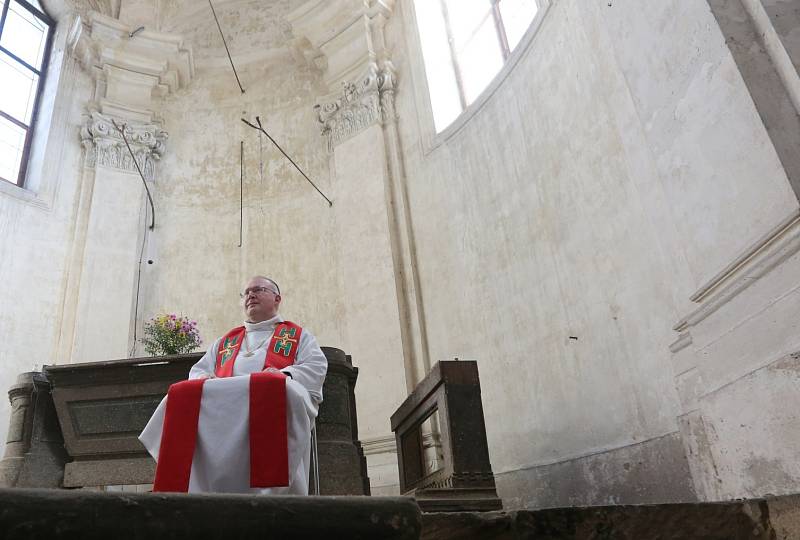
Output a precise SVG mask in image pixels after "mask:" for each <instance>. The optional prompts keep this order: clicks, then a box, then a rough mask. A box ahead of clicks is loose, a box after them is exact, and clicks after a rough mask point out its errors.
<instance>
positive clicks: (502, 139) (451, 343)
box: [394, 0, 798, 506]
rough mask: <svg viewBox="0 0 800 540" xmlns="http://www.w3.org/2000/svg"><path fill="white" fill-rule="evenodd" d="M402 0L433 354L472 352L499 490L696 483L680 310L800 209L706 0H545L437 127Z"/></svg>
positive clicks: (620, 496)
mask: <svg viewBox="0 0 800 540" xmlns="http://www.w3.org/2000/svg"><path fill="white" fill-rule="evenodd" d="M402 4H403V7H404V9H402V11H401V12H402V16H403V23H404V27H405V30H404V31H401V30H399V29H398V30H397V33H396V34H395V39H394V50H395V61H396V63H397V65H398V70H399V72H400V73H404V74H405V76H404V77H402V78H401V85H400V91H399V92H398V109H399V111H400V118H401V124H400V125H401V129H402V134H403V146H404V148H405V151H406V154H405V157H406V165H407V170H408V179H409V182H408V184H409V193H410V201H411V208H412V213H413V222H414V231H415V235H416V238H417V243H418V250H419V253H418V260H419V271H420V275H421V280H422V285H421V287H422V295H423V298H424V305H425V312H426V318H427V323H428V334H429V335H430V336H435V337H433V338H432V339H431V341H430V343H431V356H432V359H434V360H439V359H447V358H452V357H454V356H458V357H460V358H470V359H476V360H478V362H479V367H480V372H481V382H482V392H483V404H484V411H485V415H486V423H487V429H488V437H489V446H490V452H491V458H492V463H493V466H494V470H495V472H496V473H498V482H499V486H500V490H501V495H502V496H503V497H504V498H505V500H506V503H507V504H510V505H511V506H525V505H552V504H573V503H584V504H585V503H604V502H618V501H620V500H627V501H629V502H634V501H639V502H641V501H643V500H680V499H687V498H691V497H693V496H694V493H695V491H696V490H695V487H694V485H693V483H692V481H691V478H690V476H689V469H688V467H687V462H686V459H685V457H684V456H683V454H684V449H683V447H682V445H681V443H680V436H679V435H678V425H677V422H676V416H678V415H679V414H680V413H681V412H682V411H681V405H680V402H679V400H678V398H677V395H676V392H675V387H674V384H673V380H672V377H673V371H672V365H671V362H670V358H671V354H670V350H669V347H668V346H669V344H670V343H671V342H672V341H673V340H675V338H676V337H677V334H675V332H674V331H673V329H672V327H673V326H674V325H675V323H676V322H677V321H678V319H679V318H680V317H681V316H683V315H684V314H685V312H686V311H687V310H689V309H690V306H691V305H692V304H691V302H690V301H689V298H690V297H691V296H692V295H693V293H694V292H695V290H697V289H698V288H699V287H700V286H701V285H702V284H703V283H704V282H706V281H708V280H709V279H710V278H711V277H713V276H714V275H715V274H717V273H718V272H719V271H720V270H722V269H723V268H724V267H725V266H727V265H728V264H729V262H730V261H731V260H733V259H735V257H736V256H737V255H738V254H739V253H740V252H741V251H743V250H745V249H746V248H748V247H749V246H750V245H751V244H753V243H754V242H756V241H757V240H758V239H759V237H761V236H762V235H765V234H767V233H768V232H769V231H770V229H772V228H773V227H774V226H776V225H777V224H778V223H779V222H780V221H782V220H784V219H785V218H786V217H787V216H789V215H790V214H791V213H792V212H793V211H794V210H795V209H796V208H797V206H798V202H797V199H796V198H795V196H794V194H793V193H792V191H791V188H790V185H789V183H788V182H787V179H786V175H785V173H784V172H783V169H782V166H781V163H780V161H779V160H778V158H777V155H776V153H775V151H774V149H773V147H772V145H771V143H770V140H769V138H768V136H767V134H766V131H765V129H764V126H763V124H762V123H761V120H760V118H759V117H758V115H757V113H756V111H755V109H754V107H753V104H752V102H751V100H750V97H749V94H748V92H747V89H746V87H745V85H744V84H743V82H742V80H741V78H740V76H739V75H738V70H737V66H736V65H735V63H734V62H733V60H732V58H731V56H730V53H729V51H728V50H727V48H726V47H725V43H724V39H723V36H722V34H721V33H720V31H719V28H718V26H717V25H716V23H715V21H714V19H713V17H712V15H711V13H710V12H709V10H708V6H707V5H705V3H703V2H679V1H671V2H662V1H653V2H626V1H622V2H614V3H613V6H607V5H606V3H602V4H598V3H584V2H578V1H577V0H557V1H554V2H553V3H552V6H551V8H550V11H549V13H548V14H547V16H546V17H545V18H544V20H543V22H542V25H541V27H540V29H539V32H538V35H536V36H535V37H534V38H533V39H532V40H531V41H530V42H529V44H528V45H527V49H525V50H524V51H518V52H517V53H515V54H517V55H519V59H518V63H517V64H516V66H515V67H513V68H512V69H510V72H509V73H508V74H507V77H506V78H505V79H504V80H503V81H502V82H499V83H497V85H496V88H494V89H492V90H490V93H491V92H493V93H491V95H490V96H489V97H488V98H487V99H486V100H485V102H484V103H482V104H479V106H478V107H475V108H476V109H478V110H476V111H471V112H472V115H471V116H469V114H470V113H467V115H466V116H468V119H466V120H463V119H462V120H461V121H457V124H458V125H456V126H455V127H453V128H450V129H448V130H446V131H445V132H444V133H443V134H440V135H438V136H433V134H432V120H431V118H430V112H429V110H428V109H429V105H428V102H427V96H426V93H425V80H424V72H423V70H422V69H421V67H420V66H419V64H418V62H419V50H418V45H417V42H418V41H417V36H416V33H415V31H414V23H413V20H412V18H413V11H412V9H411V2H404V3H402ZM396 22H397V21H396ZM501 77H502V76H501ZM794 281H795V283H796V279H795V280H794ZM795 304H796V302H795ZM743 309H747V307H745V308H743ZM742 316H744V314H743V315H742ZM734 331H735V330H734ZM573 337H574V338H576V339H572V338H573ZM749 337H751V338H752V339H755V340H758V339H759V336H758V335H752V336H749ZM781 339H784V341H785V340H787V339H789V338H788V337H787V332H786V331H784V332H783V334H782V336H781ZM756 349H758V348H756ZM762 352H766V351H764V350H762ZM774 433H775V434H776V435H780V434H779V433H778V432H777V431H776V432H774ZM786 437H787V436H786V435H785V434H784V435H783V441H782V443H781V444H782V445H784V446H785V445H786V444H788V443H789V442H790V440H789V439H787V438H786ZM752 443H754V441H748V442H747V443H746V444H752ZM632 448H644V449H648V448H649V450H647V451H644V453H643V456H644V458H645V459H647V458H648V457H649V458H650V459H651V460H652V461H653V462H652V463H650V464H647V463H646V464H645V465H644V466H642V462H641V461H638V462H637V461H636V460H633V459H630V456H629V452H630V449H632ZM664 455H668V456H672V458H673V459H672V460H671V461H670V460H668V459H666V458H664ZM656 457H658V459H660V460H662V461H661V465H662V466H660V464H659V463H657V462H655V461H656V459H655V458H656ZM590 461H591V465H585V464H586V463H589V462H590ZM665 462H669V465H664V463H665ZM623 465H624V466H623ZM566 467H577V469H574V470H577V473H576V474H579V475H581V476H582V478H581V479H578V480H576V479H575V478H571V477H570V476H569V472H570V471H569V470H568V469H567V468H566ZM532 479H534V480H532ZM559 484H561V485H569V486H570V489H571V491H570V489H563V488H562V487H560V486H559ZM637 485H638V486H639V487H638V489H637V488H636V487H635V486H637ZM794 485H795V486H796V483H795V484H794ZM543 486H545V487H543ZM751 493H752V492H751Z"/></svg>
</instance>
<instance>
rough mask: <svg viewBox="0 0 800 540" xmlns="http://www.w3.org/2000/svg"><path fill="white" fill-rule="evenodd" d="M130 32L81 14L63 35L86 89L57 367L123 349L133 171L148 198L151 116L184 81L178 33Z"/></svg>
mask: <svg viewBox="0 0 800 540" xmlns="http://www.w3.org/2000/svg"><path fill="white" fill-rule="evenodd" d="M134 30H136V29H135V28H133V27H129V26H127V25H125V24H123V23H121V22H120V21H118V20H116V19H114V18H111V17H108V16H106V15H103V14H100V13H97V12H91V13H89V15H88V16H87V17H86V18H85V19H80V18H79V19H78V20H77V21H76V23H75V24H74V26H73V28H72V29H71V32H70V38H69V48H70V52H71V53H72V55H73V56H74V58H75V59H76V60H77V61H78V62H79V63H80V65H81V66H82V68H83V69H85V70H86V71H87V72H88V73H89V74H90V75H91V76H92V78H93V80H94V88H95V89H94V95H93V96H92V98H91V99H90V100H89V101H88V102H87V103H86V114H85V118H84V122H83V125H82V126H81V128H80V133H79V135H80V138H81V142H82V144H83V147H84V149H85V153H84V171H83V179H82V184H81V193H80V199H79V209H78V215H77V225H76V228H75V235H74V237H73V242H72V250H71V254H70V261H69V268H68V277H67V280H66V281H67V282H66V285H65V286H66V293H65V302H64V306H63V316H62V325H61V333H60V336H59V346H58V353H59V358H58V359H57V361H58V362H59V363H66V362H76V361H92V360H98V359H105V358H109V357H112V358H123V357H126V356H127V355H128V353H129V351H130V349H131V345H132V334H133V329H134V328H135V324H136V321H135V318H136V317H135V311H136V300H137V288H138V276H139V265H140V263H141V261H140V260H139V255H140V252H141V247H142V245H143V242H144V241H145V240H146V238H145V235H146V234H147V233H146V231H145V222H147V224H149V223H150V219H151V218H150V216H149V208H148V206H147V204H146V202H145V201H146V199H145V189H144V186H143V183H142V181H141V179H140V178H139V174H138V171H137V166H136V165H137V164H138V166H139V168H141V170H142V173H143V175H144V177H145V179H146V180H147V181H148V182H149V183H150V188H151V191H154V185H157V183H158V175H157V163H158V160H159V159H160V158H161V156H163V155H164V153H165V151H166V148H167V139H168V134H167V132H166V131H165V130H164V129H163V125H162V121H161V119H160V115H159V111H160V108H161V103H162V98H164V97H165V96H167V95H169V94H170V93H173V92H176V91H178V90H179V89H181V88H183V87H185V86H186V85H188V84H189V83H190V81H191V80H192V78H193V76H194V63H193V60H192V51H191V49H190V48H189V47H188V46H186V45H185V44H184V42H183V39H182V38H181V36H177V35H172V34H164V33H160V32H153V31H149V30H143V31H139V32H136V33H134ZM131 34H134V35H131ZM115 123H116V124H117V125H119V126H121V127H122V128H123V130H124V132H125V138H126V139H127V141H128V143H129V144H130V147H131V151H132V153H133V156H131V151H129V150H128V147H127V146H126V144H125V141H124V140H123V137H122V135H121V134H120V132H119V130H118V129H117V128H116V127H115V125H114V124H115ZM134 159H135V162H134ZM155 231H157V225H156V229H155Z"/></svg>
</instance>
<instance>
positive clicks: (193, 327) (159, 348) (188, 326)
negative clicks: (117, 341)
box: [140, 313, 202, 356]
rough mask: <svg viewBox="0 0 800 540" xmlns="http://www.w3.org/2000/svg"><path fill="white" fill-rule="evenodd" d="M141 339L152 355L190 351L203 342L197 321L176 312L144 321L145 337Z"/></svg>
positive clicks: (145, 348) (146, 349) (148, 352)
mask: <svg viewBox="0 0 800 540" xmlns="http://www.w3.org/2000/svg"><path fill="white" fill-rule="evenodd" d="M140 341H141V342H142V344H143V345H144V350H145V351H146V352H147V354H149V355H150V356H161V355H165V354H183V353H188V352H191V351H193V350H194V349H196V348H197V347H198V346H200V344H201V343H202V340H201V339H200V330H198V328H197V321H190V320H189V318H188V317H178V316H177V315H175V314H174V313H172V314H170V315H157V316H155V317H153V318H152V319H150V320H149V321H147V322H146V323H144V337H143V338H142V339H141V340H140Z"/></svg>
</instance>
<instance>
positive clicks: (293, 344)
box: [153, 321, 303, 493]
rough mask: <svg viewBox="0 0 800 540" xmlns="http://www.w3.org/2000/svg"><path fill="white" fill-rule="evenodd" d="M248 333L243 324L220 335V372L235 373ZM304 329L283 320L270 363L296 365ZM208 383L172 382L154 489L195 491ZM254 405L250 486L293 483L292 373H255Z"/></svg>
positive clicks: (271, 346)
mask: <svg viewBox="0 0 800 540" xmlns="http://www.w3.org/2000/svg"><path fill="white" fill-rule="evenodd" d="M245 332H246V331H245V327H244V326H240V327H238V328H234V329H233V330H231V331H230V332H228V333H227V334H226V335H225V336H224V337H223V338H222V339H221V340H220V342H219V347H218V349H217V358H216V364H215V370H214V371H215V373H216V376H217V377H231V376H233V366H234V363H235V362H236V357H237V356H238V354H239V349H241V347H242V343H243V342H244V339H245ZM302 333H303V329H302V328H301V327H300V326H298V325H296V324H294V323H293V322H290V321H283V322H281V323H278V324H277V325H276V326H275V331H274V332H273V334H272V339H271V341H270V344H269V347H268V348H267V355H266V359H265V361H264V368H265V369H266V368H268V367H274V368H276V369H283V368H285V367H287V366H291V365H292V364H294V360H295V358H296V357H297V349H298V348H299V344H300V336H301V335H302ZM204 382H205V380H198V379H193V380H188V381H181V382H179V383H175V384H173V385H172V386H170V387H169V392H168V393H167V410H166V412H165V415H164V426H163V428H162V432H161V446H160V449H159V453H158V463H157V464H156V478H155V481H154V484H153V491H177V492H184V493H185V492H186V491H188V490H189V476H190V474H191V469H192V458H193V456H194V449H195V445H196V442H197V424H198V421H199V418H200V400H201V399H202V393H203V383H204ZM249 405H250V422H249V423H250V426H249V428H250V487H254V488H267V487H283V486H288V485H289V448H288V442H287V441H288V429H287V425H286V375H284V374H283V373H276V372H266V371H262V372H258V373H253V374H251V375H250V403H249Z"/></svg>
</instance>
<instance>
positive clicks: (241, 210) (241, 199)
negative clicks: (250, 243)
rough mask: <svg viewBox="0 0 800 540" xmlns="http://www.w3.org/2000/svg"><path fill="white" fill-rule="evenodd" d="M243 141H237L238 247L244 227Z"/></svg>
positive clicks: (240, 243) (240, 244)
mask: <svg viewBox="0 0 800 540" xmlns="http://www.w3.org/2000/svg"><path fill="white" fill-rule="evenodd" d="M243 223H244V141H239V247H242V229H243V227H244V225H243Z"/></svg>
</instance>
